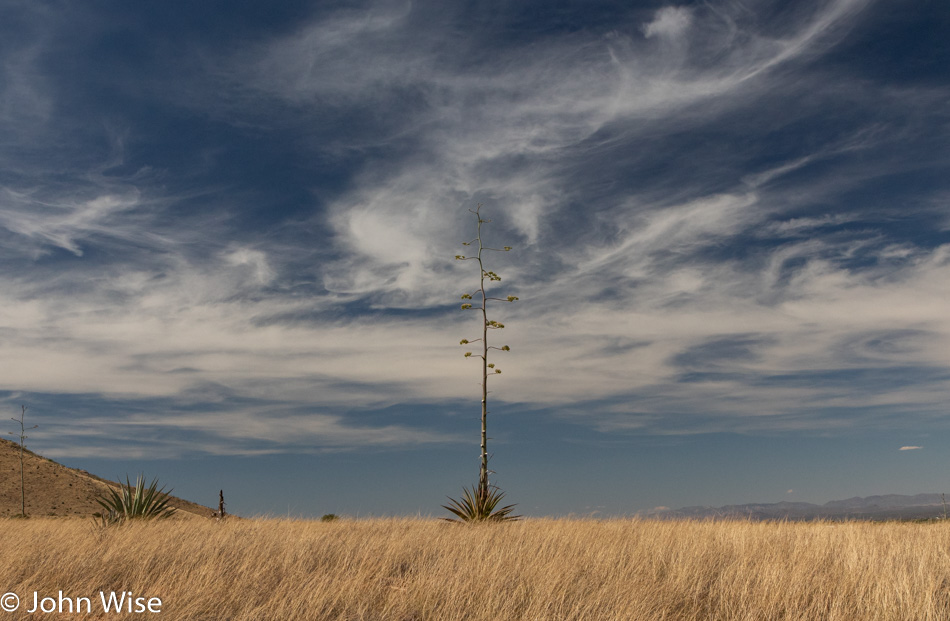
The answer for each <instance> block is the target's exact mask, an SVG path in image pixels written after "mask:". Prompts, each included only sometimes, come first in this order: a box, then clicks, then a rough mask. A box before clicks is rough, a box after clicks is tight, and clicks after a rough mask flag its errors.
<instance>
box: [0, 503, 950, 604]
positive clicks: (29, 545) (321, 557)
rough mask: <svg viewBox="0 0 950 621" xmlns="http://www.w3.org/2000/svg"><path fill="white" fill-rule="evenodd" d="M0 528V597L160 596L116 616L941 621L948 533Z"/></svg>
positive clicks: (601, 527)
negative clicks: (147, 608) (154, 611)
mask: <svg viewBox="0 0 950 621" xmlns="http://www.w3.org/2000/svg"><path fill="white" fill-rule="evenodd" d="M0 523H2V526H3V533H4V541H3V546H2V548H0V591H13V592H15V593H17V594H18V595H20V597H21V599H22V600H24V604H23V605H24V606H28V605H30V604H31V603H32V598H33V592H34V591H38V592H39V593H40V596H41V597H42V596H43V595H52V596H54V597H55V596H56V595H57V593H58V591H59V590H62V591H64V594H65V595H66V596H71V597H77V596H87V597H98V592H99V591H103V590H104V591H110V590H116V591H121V590H126V591H133V592H134V593H135V595H136V596H139V595H143V596H149V597H160V598H161V599H162V602H163V605H162V612H161V614H160V615H148V614H145V615H134V614H133V615H127V617H136V616H147V617H157V618H161V619H165V620H171V619H182V620H185V619H188V620H202V619H208V620H211V619H213V620H225V619H248V620H249V619H262V620H263V619H266V620H272V619H280V620H284V619H288V620H289V619H308V620H312V619H334V620H337V619H339V620H343V619H347V620H374V621H377V620H378V621H382V620H393V621H408V620H422V619H427V620H428V619H431V620H440V621H441V620H453V619H466V620H473V621H474V620H480V619H485V620H488V619H491V620H493V621H497V620H503V619H531V620H534V619H537V620H547V619H584V620H610V619H618V620H619V619H623V620H638V619H644V620H647V619H667V620H681V619H682V620H688V619H735V620H739V619H742V620H753V619H754V620H760V619H761V620H775V619H785V620H790V619H801V620H808V621H814V620H819V619H824V620H849V621H853V620H873V619H907V620H914V621H927V620H934V621H936V620H938V619H939V620H941V621H943V620H946V619H950V524H945V523H938V524H900V523H884V524H871V523H845V524H832V523H810V524H802V523H747V522H654V521H638V520H632V521H631V520H611V521H588V520H526V521H523V522H519V523H513V524H495V525H482V526H474V527H470V526H458V525H452V524H448V523H444V522H438V521H435V520H421V519H397V520H363V521H347V520H343V521H339V522H331V523H322V522H305V521H284V520H238V521H233V522H226V523H221V524H219V523H214V522H203V521H189V522H174V523H169V522H165V523H140V524H132V525H129V526H125V527H121V528H112V529H108V530H105V531H96V530H95V529H94V528H92V527H91V525H90V523H89V521H85V520H62V519H61V520H55V519H31V520H4V521H2V522H0ZM93 601H94V602H96V601H97V600H96V599H94V600H93ZM98 608H99V607H98V605H97V606H95V607H94V608H93V612H94V613H95V612H96V610H97V609H98ZM4 614H6V613H0V616H3V615H4ZM33 616H35V617H37V618H44V619H55V618H70V619H75V618H86V619H90V618H120V617H118V616H117V615H109V616H105V615H99V616H98V617H97V615H95V614H93V615H85V614H84V615H81V616H79V615H62V616H59V615H57V614H55V613H54V614H46V615H33ZM26 617H28V615H22V616H19V617H17V616H10V615H8V616H7V618H26ZM29 618H32V617H29Z"/></svg>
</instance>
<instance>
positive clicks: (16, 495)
mask: <svg viewBox="0 0 950 621" xmlns="http://www.w3.org/2000/svg"><path fill="white" fill-rule="evenodd" d="M23 472H24V488H25V489H26V513H27V515H30V516H37V517H39V516H57V517H91V516H92V514H93V513H96V512H98V511H100V510H101V509H102V507H100V506H99V505H98V504H97V503H96V497H97V496H99V495H100V494H103V493H105V492H106V490H107V489H108V487H109V486H111V487H113V488H116V489H118V487H119V484H118V483H115V482H113V481H106V480H105V479H101V478H99V477H97V476H95V475H92V474H89V473H88V472H86V471H85V470H77V469H75V468H67V467H66V466H64V465H62V464H58V463H56V462H55V461H52V460H50V459H46V458H45V457H40V456H39V455H37V454H35V453H33V452H32V451H30V450H29V449H26V450H24V451H23ZM147 482H149V483H150V482H151V479H149V480H148V481H147ZM133 483H134V481H133ZM163 483H164V482H162V481H159V485H160V486H161V485H162V484H163ZM169 504H170V505H172V506H173V507H175V508H176V509H178V515H180V516H181V517H185V518H194V517H198V516H200V517H210V516H211V513H212V510H211V509H209V508H208V507H204V506H202V505H199V504H195V503H193V502H189V501H187V500H182V499H181V498H177V497H175V496H172V497H171V501H170V503H169ZM19 514H20V446H19V445H18V444H16V443H15V442H10V441H9V440H5V439H3V438H0V517H12V516H15V515H19Z"/></svg>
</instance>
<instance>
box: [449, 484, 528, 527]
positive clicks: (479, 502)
mask: <svg viewBox="0 0 950 621" xmlns="http://www.w3.org/2000/svg"><path fill="white" fill-rule="evenodd" d="M504 497H505V492H503V491H501V489H499V488H498V487H495V486H492V487H490V488H488V489H486V490H480V489H478V488H477V487H476V486H474V485H473V486H472V488H471V490H469V489H468V488H466V487H463V488H462V498H461V499H459V500H456V499H455V498H449V504H447V505H442V508H443V509H446V510H447V511H449V512H451V513H452V514H454V515H455V516H457V518H458V519H455V518H442V519H443V520H445V521H446V522H457V523H463V522H465V523H468V522H514V521H516V520H520V519H521V516H520V515H511V512H512V511H513V510H514V508H515V505H507V506H504V507H499V506H498V505H499V504H501V499H502V498H504Z"/></svg>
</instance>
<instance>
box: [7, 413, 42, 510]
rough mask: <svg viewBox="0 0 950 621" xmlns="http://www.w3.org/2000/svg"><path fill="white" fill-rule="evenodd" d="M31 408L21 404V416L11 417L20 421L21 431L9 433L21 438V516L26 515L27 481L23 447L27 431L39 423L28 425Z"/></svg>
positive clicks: (24, 446)
mask: <svg viewBox="0 0 950 621" xmlns="http://www.w3.org/2000/svg"><path fill="white" fill-rule="evenodd" d="M28 409H30V408H28V407H26V406H25V405H21V406H20V418H10V420H12V421H13V422H15V423H20V433H16V432H14V431H8V432H7V433H8V434H9V435H11V436H18V437H19V438H20V517H24V518H25V517H26V482H25V479H24V477H23V449H24V448H26V439H27V438H28V437H29V436H28V435H26V432H27V431H29V430H32V429H36V428H37V427H39V425H33V426H32V427H26V423H25V422H24V421H25V420H26V411H27V410H28Z"/></svg>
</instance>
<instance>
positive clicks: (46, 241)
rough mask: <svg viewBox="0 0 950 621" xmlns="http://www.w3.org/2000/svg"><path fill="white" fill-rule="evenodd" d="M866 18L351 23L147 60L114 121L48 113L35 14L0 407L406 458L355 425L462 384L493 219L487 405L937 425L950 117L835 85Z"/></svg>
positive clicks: (18, 49) (154, 49)
mask: <svg viewBox="0 0 950 621" xmlns="http://www.w3.org/2000/svg"><path fill="white" fill-rule="evenodd" d="M876 8H877V5H876V4H875V3H872V2H864V1H858V0H832V1H828V2H809V3H805V4H802V5H796V6H795V7H786V6H784V5H783V6H779V3H769V2H764V3H757V4H755V5H749V6H741V5H738V4H735V3H707V4H703V5H690V6H673V5H670V6H665V7H659V8H657V7H652V8H650V9H649V10H643V9H638V8H636V7H634V8H631V9H629V10H618V9H612V10H615V11H618V12H617V13H616V14H612V16H611V19H609V20H607V22H609V24H608V25H603V24H594V25H591V26H590V27H587V28H579V29H573V30H572V29H563V28H562V29H558V28H557V27H555V26H551V27H550V30H539V31H538V32H527V31H525V32H527V34H525V35H524V36H508V35H506V34H505V33H506V32H509V30H511V29H513V30H517V31H519V32H521V30H518V29H524V28H525V26H524V21H523V20H521V16H519V15H518V13H517V12H518V10H519V9H518V8H517V7H507V8H505V9H504V10H500V11H499V12H498V14H497V15H494V16H492V20H494V21H491V20H490V23H483V22H479V21H478V20H475V19H473V18H474V17H479V18H480V19H487V18H485V16H481V15H479V16H473V15H471V14H469V13H468V12H467V9H466V8H465V7H464V6H462V5H458V6H456V5H452V6H449V7H445V9H444V10H442V11H439V12H438V15H440V17H438V18H433V15H434V14H435V12H433V11H430V10H428V9H427V7H426V6H425V5H424V4H423V5H419V4H401V3H372V2H370V3H365V4H362V5H360V6H359V7H355V8H354V7H349V8H345V9H338V8H329V9H327V8H324V9H314V11H313V12H312V14H309V15H308V16H307V17H306V19H303V20H301V21H299V22H298V23H295V24H293V26H292V27H291V26H285V27H282V28H277V27H274V28H273V29H272V30H268V31H266V32H255V36H254V37H249V39H248V41H247V42H246V44H242V45H241V46H240V47H236V46H234V45H231V44H226V43H222V42H220V41H218V42H216V41H214V40H207V41H206V40H200V41H199V40H195V41H191V42H190V45H183V46H181V47H180V48H177V47H175V46H159V45H157V44H156V45H154V46H151V47H148V53H147V54H143V58H144V59H145V60H143V62H147V66H148V67H149V69H150V71H149V72H147V73H146V74H145V75H143V76H142V78H141V82H135V83H134V86H133V85H130V84H128V83H123V84H122V85H121V87H122V88H119V85H117V84H115V83H113V82H110V79H109V76H105V75H102V74H98V73H96V74H94V77H95V80H92V79H90V83H95V84H96V85H98V86H97V88H98V89H99V90H101V91H102V92H104V93H106V95H107V96H103V95H102V94H101V93H94V92H91V91H92V90H93V88H92V87H89V88H90V91H89V92H86V91H83V92H81V93H78V94H77V93H75V92H72V91H73V90H76V89H72V90H71V89H70V88H68V87H69V86H71V85H73V82H71V81H69V80H67V79H66V77H64V76H63V75H62V73H59V72H58V70H57V68H56V64H55V62H54V61H55V59H56V58H57V56H56V53H57V50H59V53H61V50H60V48H57V44H56V43H55V42H56V41H58V40H60V39H58V38H57V36H56V35H57V33H59V31H60V30H59V29H63V28H65V27H66V24H65V20H63V19H62V18H60V19H57V18H56V15H55V12H54V14H53V15H47V16H46V18H47V19H44V20H41V19H39V18H38V17H36V16H34V18H31V19H28V20H27V21H28V22H29V24H30V28H28V29H27V31H29V32H33V33H34V34H36V35H37V36H36V37H34V38H31V39H29V40H28V39H27V38H22V39H16V40H7V41H6V43H4V45H5V46H6V47H4V48H3V50H4V64H3V71H4V72H5V73H4V76H5V80H6V81H5V82H4V87H3V92H2V97H3V98H2V99H0V101H2V102H3V103H2V105H0V123H2V129H3V130H5V131H6V130H9V131H10V134H8V135H11V136H14V137H15V140H14V139H11V144H12V146H11V147H9V148H5V149H4V151H3V152H2V153H0V163H2V164H3V168H4V171H5V172H3V173H0V235H2V237H3V241H4V244H3V248H4V250H2V251H0V252H2V258H3V261H4V262H5V263H4V267H5V269H4V272H3V274H2V275H0V309H3V310H2V311H0V330H3V331H4V334H7V335H9V338H8V339H6V340H5V341H3V343H2V345H0V353H2V358H0V360H2V362H0V377H3V378H4V379H3V384H2V387H3V388H6V389H7V390H11V391H17V390H18V391H30V392H34V393H63V392H68V393H90V394H100V395H103V396H104V398H107V399H123V400H132V401H134V400H136V399H141V400H149V399H177V398H181V399H185V400H187V399H195V400H196V402H201V403H206V402H207V401H212V400H214V399H222V400H224V401H226V402H228V403H229V404H230V406H229V407H230V409H229V410H228V411H227V412H225V413H220V414H216V415H215V416H214V417H211V418H209V419H208V421H212V419H213V421H218V422H220V421H222V420H225V419H227V417H228V416H231V417H233V420H235V421H240V424H236V425H235V427H233V429H237V430H243V431H240V434H244V435H246V436H247V435H252V434H253V433H256V432H254V431H253V429H255V427H254V425H253V424H252V423H251V422H249V421H250V419H249V418H248V415H246V412H247V411H248V410H247V408H246V407H245V400H247V401H250V402H254V403H258V402H259V401H264V402H266V403H267V404H269V405H271V406H274V407H277V409H280V407H278V406H281V407H283V406H285V407H287V408H289V410H288V411H292V412H293V415H292V416H291V415H288V416H289V419H290V418H294V417H295V416H297V415H298V414H299V412H300V410H299V408H302V407H304V404H306V403H307V402H309V401H312V400H314V399H316V398H319V400H320V402H321V403H322V404H324V405H326V406H327V407H331V408H336V409H335V410H333V411H325V412H323V413H322V415H321V416H322V418H320V417H318V418H317V419H316V420H318V421H322V422H321V423H320V424H322V425H324V426H323V427H320V429H319V430H316V431H313V433H314V434H316V433H318V432H319V433H322V432H324V431H325V432H326V433H327V434H329V435H330V436H332V437H337V438H340V442H341V443H351V444H354V445H356V444H360V443H365V444H367V445H373V446H375V445H377V444H378V443H380V442H381V440H380V438H381V437H383V436H387V437H392V438H402V439H403V440H405V442H410V440H408V439H407V438H408V437H409V436H410V435H412V433H411V429H410V428H400V429H396V428H390V427H386V426H380V427H378V428H369V427H367V426H358V425H355V424H353V425H351V423H350V422H349V420H348V419H347V418H346V412H347V411H348V409H360V408H381V407H387V406H391V405H393V404H395V403H436V402H446V401H449V400H451V399H453V398H456V397H458V396H459V395H463V394H467V393H466V391H467V390H469V389H470V388H471V387H470V385H469V384H471V382H470V377H469V370H470V368H469V367H466V366H465V361H462V360H458V359H457V358H456V355H457V354H458V353H459V352H456V351H455V350H454V349H453V344H454V343H457V342H458V340H459V338H461V336H466V331H467V330H470V329H471V327H472V325H473V324H472V322H471V321H470V320H471V317H470V316H469V317H466V316H464V315H460V314H459V313H457V312H455V308H456V307H455V306H454V304H455V302H456V301H457V298H458V295H459V294H460V293H462V291H463V290H465V289H466V288H468V285H465V283H467V282H470V281H471V279H472V277H473V275H472V273H471V270H470V269H469V267H470V266H469V265H466V264H456V263H453V262H452V260H451V257H452V256H453V255H454V254H456V253H457V252H459V250H460V247H459V246H458V243H457V242H460V241H462V240H467V239H469V238H471V236H472V234H471V224H472V221H471V217H470V214H468V213H467V212H466V211H465V208H466V207H473V206H474V204H475V203H477V202H482V203H484V204H485V211H486V213H488V214H489V215H490V217H492V218H493V219H494V222H493V224H492V226H491V227H490V229H489V234H490V236H491V239H492V240H494V239H500V240H504V243H505V244H511V245H513V246H516V251H515V252H514V253H511V254H506V255H499V256H498V266H499V268H498V271H499V272H500V273H502V274H503V275H504V277H505V281H504V282H503V283H502V284H503V285H504V286H505V287H508V288H510V293H512V294H515V295H518V296H519V297H520V298H521V299H522V301H523V303H522V304H521V305H512V306H505V307H503V308H502V309H499V310H500V312H503V313H504V315H505V317H508V318H510V320H511V321H510V322H509V325H510V326H511V328H512V329H511V330H509V331H508V332H509V333H508V334H506V335H505V336H507V337H508V343H509V344H510V345H511V347H512V349H513V354H512V357H511V361H512V362H511V363H510V364H514V365H516V366H517V368H518V370H517V373H516V374H515V373H512V374H511V375H513V376H514V375H516V376H517V378H518V379H517V381H512V380H508V379H507V377H508V374H507V373H506V376H505V377H504V378H499V379H498V380H497V381H498V382H499V388H501V387H503V388H504V390H500V391H499V394H500V395H504V399H506V400H510V401H512V402H520V403H522V404H533V406H536V407H539V408H545V409H548V410H549V411H551V412H554V413H557V414H560V415H563V416H565V417H568V418H571V419H572V420H577V421H580V422H582V423H583V424H588V425H591V426H594V427H596V428H598V429H602V430H605V431H620V430H629V429H639V430H645V431H647V432H656V433H667V434H670V433H699V432H707V431H723V430H733V431H735V430H739V431H755V432H767V431H770V430H771V431H774V430H785V429H795V430H808V429H811V430H819V431H822V432H824V431H827V430H842V429H846V428H848V427H849V426H853V425H854V420H855V418H857V417H859V416H862V414H859V412H864V414H863V416H865V418H864V419H862V420H865V421H866V422H867V424H873V425H885V426H886V425H889V424H892V423H893V421H894V420H896V419H897V418H898V417H904V419H905V420H906V417H907V416H916V417H917V418H915V420H919V421H921V424H925V423H928V421H932V420H934V419H935V417H936V416H937V414H938V412H939V411H940V407H941V405H940V404H941V403H942V397H941V395H942V394H945V390H946V389H947V388H948V386H947V382H948V379H947V374H946V369H948V368H950V359H948V357H947V354H946V353H945V352H947V351H950V347H947V340H948V338H950V323H948V320H947V319H946V317H948V316H950V315H948V314H947V313H946V302H945V301H946V299H948V298H947V295H948V293H950V292H948V291H947V290H946V289H947V286H946V283H948V282H950V271H948V270H950V266H948V265H950V264H948V258H947V257H948V254H947V253H948V250H947V248H948V247H950V246H948V245H947V244H948V243H950V240H947V239H946V238H945V236H942V235H940V234H935V231H936V232H937V233H939V232H940V231H943V232H944V233H945V232H946V222H947V214H946V204H947V202H946V196H947V190H946V187H945V183H944V182H942V181H940V180H939V178H938V177H939V175H938V174H936V172H935V171H940V170H942V167H943V166H945V164H946V163H947V162H946V156H945V155H943V154H942V150H941V149H940V148H938V147H939V145H941V144H942V142H941V141H942V140H943V139H944V138H945V137H946V136H945V134H946V132H945V131H944V129H943V128H945V127H946V121H947V115H946V113H945V112H941V110H942V108H941V107H940V106H937V105H935V103H939V102H942V101H944V100H945V99H946V97H947V94H948V93H947V89H946V88H944V87H942V86H941V85H939V84H937V85H934V84H926V85H916V84H912V83H900V82H898V81H892V80H883V81H881V80H875V79H873V78H871V77H866V76H865V77H857V76H855V75H853V74H852V72H851V70H850V67H851V65H849V64H848V59H847V58H843V59H842V58H838V57H835V56H834V55H835V54H836V52H837V50H839V48H841V47H842V46H847V45H848V43H849V41H851V40H852V38H853V37H854V36H856V35H855V32H857V31H860V29H861V28H862V27H864V26H865V25H866V24H867V23H869V22H873V21H874V20H875V19H880V18H875V15H876V13H875V10H876ZM89 20H90V21H91V22H94V23H95V25H96V29H94V31H96V32H102V33H106V34H108V33H111V34H112V35H113V36H114V37H116V38H121V35H122V34H123V32H122V30H121V28H119V27H116V26H115V25H114V24H112V22H110V21H109V20H108V19H107V18H106V17H100V18H99V19H98V20H96V19H93V18H89ZM461 24H465V25H466V27H464V28H463V27H461V26H460V25H461ZM76 36H77V37H78V35H76ZM182 36H184V35H182ZM69 41H71V42H75V44H76V45H79V44H83V45H86V43H84V40H82V39H81V38H80V39H69ZM59 45H62V43H60V44H59ZM86 49H98V48H95V47H94V46H91V44H90V47H89V48H86ZM90 67H91V68H90V71H93V69H94V67H92V65H90ZM80 86H81V85H80ZM78 88H79V86H77V89H78ZM80 90H81V89H80ZM73 98H75V99H73ZM106 99H108V100H109V101H112V100H122V101H125V102H126V103H127V105H128V108H123V109H122V110H128V111H126V112H121V113H120V112H116V110H117V109H118V108H111V107H110V106H109V105H108V102H107V101H106ZM143 102H147V105H146V103H143ZM80 104H81V105H80ZM153 107H154V108H161V109H162V110H163V114H162V115H161V116H160V117H155V118H153V117H149V116H148V110H151V109H152V108H153ZM90 110H94V111H95V112H90ZM56 134H58V135H59V137H58V138H54V137H53V136H54V135H56ZM189 134H194V135H195V136H200V139H196V140H197V141H198V142H197V144H192V143H190V142H187V141H186V140H185V138H186V137H187V136H188V135H189ZM89 145H93V146H94V148H91V147H89ZM84 149H85V151H84ZM87 151H88V152H87ZM248 153H250V154H251V155H248ZM24 154H27V155H29V154H33V155H32V156H31V157H23V155H24ZM911 186H912V187H914V188H915V189H914V191H913V192H912V193H908V192H907V191H906V190H904V189H902V188H905V187H911ZM941 227H943V228H941ZM552 378H557V381H556V382H552ZM199 393H200V394H202V395H205V397H201V398H198V397H196V396H195V395H197V394H199ZM315 395H319V397H315ZM203 399H207V401H204V400H203ZM275 404H276V405H275ZM289 419H288V420H289ZM200 420H201V419H200V417H198V416H197V415H196V416H195V417H194V418H188V419H187V420H184V419H182V418H175V417H169V418H167V419H165V420H164V422H162V423H159V424H160V425H167V426H175V425H178V426H184V427H187V426H189V425H194V426H200V425H201V422H200ZM295 420H296V419H295ZM213 421H212V422H213ZM212 422H209V423H208V426H207V428H206V429H205V428H203V430H204V431H205V432H206V433H207V434H209V435H213V436H216V437H218V439H219V440H220V446H221V447H226V446H228V443H229V442H235V441H236V439H235V438H234V437H233V434H232V435H229V433H230V432H229V430H228V429H226V428H225V426H223V425H220V424H218V423H217V422H214V424H212ZM291 422H292V421H291ZM298 422H299V421H298ZM331 423H332V424H331ZM350 426H352V429H353V431H352V433H350V432H349V431H347V429H349V428H350ZM298 427H299V425H297V423H293V424H290V423H288V426H287V429H298ZM407 429H408V431H407ZM321 430H322V431H321ZM300 433H304V434H306V433H309V432H306V431H301V432H300ZM449 436H450V434H446V435H440V436H432V441H437V440H438V438H443V439H444V438H446V437H449ZM287 438H288V436H280V437H279V438H278V437H275V438H274V441H275V442H276V443H279V442H282V441H287ZM403 440H399V441H400V442H402V441H403ZM244 448H245V449H246V447H244ZM216 450H217V449H216ZM220 450H222V451H223V450H226V448H221V449H220ZM242 450H244V449H242Z"/></svg>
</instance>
